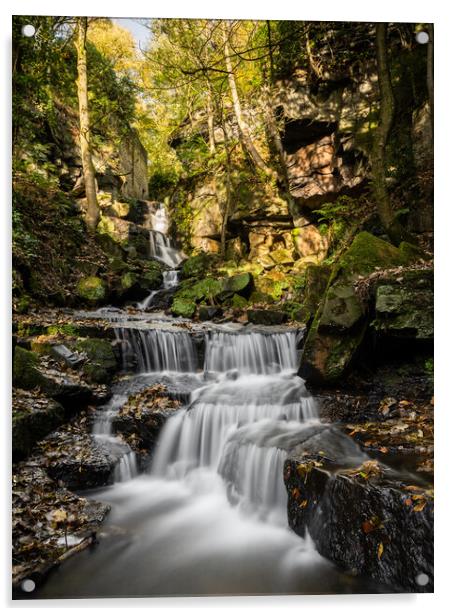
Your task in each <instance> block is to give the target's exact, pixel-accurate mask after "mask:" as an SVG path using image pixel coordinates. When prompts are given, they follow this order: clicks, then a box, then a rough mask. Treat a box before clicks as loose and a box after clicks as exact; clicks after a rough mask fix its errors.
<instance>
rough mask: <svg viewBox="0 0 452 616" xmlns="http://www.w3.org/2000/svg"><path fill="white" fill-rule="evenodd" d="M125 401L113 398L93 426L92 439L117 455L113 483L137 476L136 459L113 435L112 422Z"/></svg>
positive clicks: (123, 397)
mask: <svg viewBox="0 0 452 616" xmlns="http://www.w3.org/2000/svg"><path fill="white" fill-rule="evenodd" d="M126 401H127V396H124V395H116V396H113V397H112V399H111V400H110V402H109V403H108V405H107V408H106V409H105V410H103V411H101V412H100V413H99V414H98V416H97V419H96V421H95V423H94V425H93V435H94V437H95V438H96V439H97V440H98V441H100V442H101V443H103V444H104V445H105V446H106V447H107V448H109V449H110V450H111V451H112V452H113V453H114V454H116V455H119V461H118V463H117V465H116V467H115V471H114V481H115V482H123V481H130V480H131V479H133V478H134V477H136V476H137V475H138V464H137V458H136V454H135V452H134V451H132V450H131V449H130V447H129V445H127V443H125V442H124V441H123V440H121V439H120V438H118V437H116V436H115V435H114V434H113V428H112V421H113V417H114V416H115V415H116V414H117V412H118V411H119V409H120V408H121V406H123V405H124V404H125V402H126Z"/></svg>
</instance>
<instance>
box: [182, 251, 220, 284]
mask: <svg viewBox="0 0 452 616" xmlns="http://www.w3.org/2000/svg"><path fill="white" fill-rule="evenodd" d="M217 262H218V256H217V255H214V254H211V253H208V252H200V253H199V254H197V255H193V256H192V257H189V258H188V259H187V260H186V261H185V262H184V264H183V265H182V278H200V277H202V276H205V275H206V274H207V273H208V271H209V270H211V269H212V268H213V267H214V265H215V263H217Z"/></svg>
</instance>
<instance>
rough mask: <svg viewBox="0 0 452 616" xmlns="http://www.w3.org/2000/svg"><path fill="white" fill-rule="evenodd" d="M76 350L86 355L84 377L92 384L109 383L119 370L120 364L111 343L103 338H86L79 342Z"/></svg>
mask: <svg viewBox="0 0 452 616" xmlns="http://www.w3.org/2000/svg"><path fill="white" fill-rule="evenodd" d="M74 347H75V350H76V351H78V352H79V353H84V354H85V355H86V357H87V361H86V362H85V363H84V364H83V375H84V376H85V377H86V379H87V380H88V381H89V382H91V383H108V382H110V381H111V379H112V377H113V376H114V374H115V373H116V371H117V370H118V363H117V360H116V356H115V354H114V352H113V348H112V346H111V343H110V342H109V341H108V340H102V339H101V338H86V339H85V340H80V341H78V342H77V343H76V344H75V345H74Z"/></svg>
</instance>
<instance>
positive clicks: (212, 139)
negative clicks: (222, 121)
mask: <svg viewBox="0 0 452 616" xmlns="http://www.w3.org/2000/svg"><path fill="white" fill-rule="evenodd" d="M207 126H208V129H209V152H210V153H211V154H215V150H216V144H215V129H214V117H213V108H212V93H211V91H210V84H209V85H208V87H207Z"/></svg>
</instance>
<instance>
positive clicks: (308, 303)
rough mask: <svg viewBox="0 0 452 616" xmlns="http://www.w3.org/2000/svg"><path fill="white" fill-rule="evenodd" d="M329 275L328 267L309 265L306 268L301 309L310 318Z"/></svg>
mask: <svg viewBox="0 0 452 616" xmlns="http://www.w3.org/2000/svg"><path fill="white" fill-rule="evenodd" d="M330 275H331V267H330V266H329V265H313V264H310V265H308V266H307V268H306V272H305V278H304V288H303V308H304V309H305V310H306V312H308V313H309V314H310V315H311V316H314V314H315V313H316V312H317V309H318V307H319V305H320V302H321V301H322V297H323V295H324V293H325V290H326V288H327V286H328V280H329V278H330Z"/></svg>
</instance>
